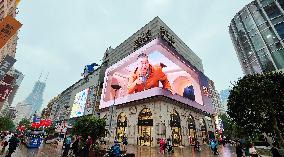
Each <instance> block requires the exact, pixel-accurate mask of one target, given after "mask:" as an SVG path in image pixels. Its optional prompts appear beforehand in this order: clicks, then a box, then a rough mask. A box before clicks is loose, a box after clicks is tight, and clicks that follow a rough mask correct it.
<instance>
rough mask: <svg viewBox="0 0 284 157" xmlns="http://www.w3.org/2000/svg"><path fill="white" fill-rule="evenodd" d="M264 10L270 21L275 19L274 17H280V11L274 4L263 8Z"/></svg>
mask: <svg viewBox="0 0 284 157" xmlns="http://www.w3.org/2000/svg"><path fill="white" fill-rule="evenodd" d="M264 10H265V12H266V14H267V16H268V17H269V18H270V19H272V18H275V17H277V16H279V15H281V12H280V10H279V8H278V7H277V6H276V4H275V3H272V4H271V5H269V6H266V7H264Z"/></svg>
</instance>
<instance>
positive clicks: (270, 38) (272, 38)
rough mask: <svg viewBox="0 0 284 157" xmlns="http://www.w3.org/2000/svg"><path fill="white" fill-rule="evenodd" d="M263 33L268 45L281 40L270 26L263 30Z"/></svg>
mask: <svg viewBox="0 0 284 157" xmlns="http://www.w3.org/2000/svg"><path fill="white" fill-rule="evenodd" d="M261 34H262V37H263V39H264V40H265V42H266V43H267V44H268V45H271V44H273V43H275V42H278V41H279V40H278V39H277V37H276V35H275V33H274V32H273V31H272V29H271V28H268V29H266V30H264V31H262V32H261Z"/></svg>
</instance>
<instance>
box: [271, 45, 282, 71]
mask: <svg viewBox="0 0 284 157" xmlns="http://www.w3.org/2000/svg"><path fill="white" fill-rule="evenodd" d="M271 56H272V58H273V60H274V62H275V64H276V66H277V68H279V69H283V68H284V49H280V50H278V51H275V52H273V53H272V54H271Z"/></svg>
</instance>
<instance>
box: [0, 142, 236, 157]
mask: <svg viewBox="0 0 284 157" xmlns="http://www.w3.org/2000/svg"><path fill="white" fill-rule="evenodd" d="M174 151H175V152H174V154H167V153H166V154H160V153H159V148H151V147H143V146H142V147H137V146H128V147H127V152H128V153H134V154H135V157H217V156H218V157H236V154H235V148H234V147H232V146H229V145H226V146H225V147H223V146H219V149H218V151H219V153H220V154H219V155H213V153H212V152H211V151H210V149H209V147H208V146H202V151H201V152H196V151H194V150H193V147H175V148H174ZM61 152H62V150H61V144H59V145H58V146H57V147H56V146H53V145H51V144H43V145H42V146H41V147H40V148H39V149H28V148H27V147H26V146H25V145H20V146H19V147H18V148H17V150H16V152H15V153H13V154H12V157H58V156H61ZM4 156H5V154H0V157H4Z"/></svg>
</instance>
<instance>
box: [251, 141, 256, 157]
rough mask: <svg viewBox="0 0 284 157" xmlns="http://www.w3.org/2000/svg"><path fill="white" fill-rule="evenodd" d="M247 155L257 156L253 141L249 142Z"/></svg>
mask: <svg viewBox="0 0 284 157" xmlns="http://www.w3.org/2000/svg"><path fill="white" fill-rule="evenodd" d="M249 155H250V156H251V157H258V155H257V151H256V149H255V148H254V145H253V143H251V144H250V148H249Z"/></svg>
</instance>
